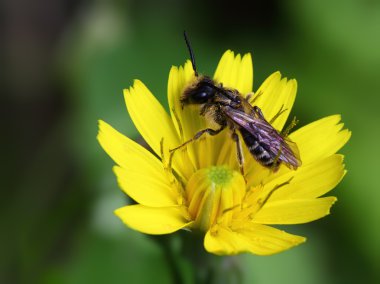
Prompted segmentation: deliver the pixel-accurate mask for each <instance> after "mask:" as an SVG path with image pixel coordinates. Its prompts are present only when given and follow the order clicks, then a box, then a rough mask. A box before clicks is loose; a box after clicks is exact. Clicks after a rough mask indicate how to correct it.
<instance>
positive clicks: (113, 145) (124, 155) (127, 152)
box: [97, 120, 164, 177]
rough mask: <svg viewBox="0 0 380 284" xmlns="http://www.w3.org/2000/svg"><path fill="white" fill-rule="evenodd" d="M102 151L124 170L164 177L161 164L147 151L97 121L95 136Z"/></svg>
mask: <svg viewBox="0 0 380 284" xmlns="http://www.w3.org/2000/svg"><path fill="white" fill-rule="evenodd" d="M97 138H98V140H99V143H100V145H101V146H102V147H103V149H104V151H106V153H107V154H108V155H109V156H110V157H111V158H112V159H113V160H114V161H115V162H116V163H117V164H118V165H120V166H122V167H123V168H125V169H134V168H141V169H144V170H145V171H148V172H149V173H157V174H154V175H155V176H157V177H158V176H160V175H161V176H164V174H163V168H162V164H161V163H160V162H159V160H158V159H157V158H155V157H154V156H153V155H152V154H151V153H150V152H149V151H148V150H146V149H145V148H144V147H142V146H141V145H139V144H137V143H136V142H134V141H132V140H131V139H129V138H128V137H126V136H124V135H123V134H121V133H120V132H118V131H116V130H115V129H114V128H113V127H112V126H110V125H109V124H107V123H106V122H104V121H101V120H99V133H98V136H97Z"/></svg>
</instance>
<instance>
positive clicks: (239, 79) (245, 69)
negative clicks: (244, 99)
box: [214, 50, 253, 95]
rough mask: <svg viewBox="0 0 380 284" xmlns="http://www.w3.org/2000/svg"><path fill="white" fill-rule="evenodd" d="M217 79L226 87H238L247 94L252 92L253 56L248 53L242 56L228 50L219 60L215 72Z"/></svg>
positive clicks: (242, 92)
mask: <svg viewBox="0 0 380 284" xmlns="http://www.w3.org/2000/svg"><path fill="white" fill-rule="evenodd" d="M214 79H215V81H217V82H219V83H222V84H223V86H224V87H228V88H232V89H237V90H238V91H239V92H240V93H241V94H243V95H246V94H248V93H250V92H252V85H253V66H252V57H251V54H250V53H247V54H245V55H244V56H243V58H241V55H240V54H237V55H236V56H235V55H234V53H233V52H232V51H231V50H227V51H226V52H225V53H224V54H223V56H222V58H221V59H220V61H219V64H218V67H217V68H216V71H215V74H214Z"/></svg>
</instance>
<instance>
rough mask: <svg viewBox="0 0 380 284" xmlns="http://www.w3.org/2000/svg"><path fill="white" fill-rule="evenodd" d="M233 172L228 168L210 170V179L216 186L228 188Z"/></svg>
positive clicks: (221, 167) (220, 167) (212, 168)
mask: <svg viewBox="0 0 380 284" xmlns="http://www.w3.org/2000/svg"><path fill="white" fill-rule="evenodd" d="M233 173H234V172H233V171H232V170H231V169H229V168H228V167H226V166H219V167H211V168H209V169H208V178H209V179H210V181H211V182H212V183H214V184H215V185H220V186H226V185H227V184H228V183H229V182H230V181H231V180H232V178H233Z"/></svg>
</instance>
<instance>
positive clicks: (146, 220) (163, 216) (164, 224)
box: [115, 205, 191, 235]
mask: <svg viewBox="0 0 380 284" xmlns="http://www.w3.org/2000/svg"><path fill="white" fill-rule="evenodd" d="M115 214H116V215H117V216H118V217H119V218H120V219H121V220H122V221H123V222H124V223H125V224H126V225H127V226H129V227H131V228H132V229H134V230H137V231H140V232H142V233H145V234H152V235H162V234H170V233H173V232H175V231H178V230H180V229H182V228H184V227H186V226H189V225H190V224H191V222H190V221H189V220H188V219H187V218H186V214H185V213H184V210H183V208H182V207H179V206H177V207H174V206H172V207H160V208H158V207H147V206H143V205H129V206H124V207H122V208H119V209H117V210H115Z"/></svg>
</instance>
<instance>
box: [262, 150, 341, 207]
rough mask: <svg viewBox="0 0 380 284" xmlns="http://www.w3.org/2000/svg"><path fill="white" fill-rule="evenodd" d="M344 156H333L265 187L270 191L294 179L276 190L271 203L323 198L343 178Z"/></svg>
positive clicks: (303, 167)
mask: <svg viewBox="0 0 380 284" xmlns="http://www.w3.org/2000/svg"><path fill="white" fill-rule="evenodd" d="M345 173H346V171H345V170H344V164H343V155H338V154H335V155H332V156H330V157H327V158H325V159H323V160H318V161H316V162H314V163H312V164H309V165H307V166H302V167H300V168H299V169H298V170H297V172H296V173H292V172H290V173H288V174H285V175H283V176H281V177H280V178H277V179H274V180H272V181H271V182H269V183H267V184H266V185H265V187H266V188H268V189H269V190H270V189H271V188H273V187H275V186H276V185H278V184H282V183H284V182H286V181H287V180H289V179H290V177H291V176H294V178H293V179H292V180H291V181H290V183H289V184H287V185H285V186H283V187H282V188H279V189H278V190H276V191H275V192H274V193H273V194H272V196H271V198H270V201H275V200H284V199H307V198H316V197H319V196H322V195H324V194H326V193H327V192H329V191H330V190H332V189H333V188H334V187H335V186H336V185H337V184H338V183H339V182H340V181H341V180H342V178H343V176H344V174H345Z"/></svg>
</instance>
